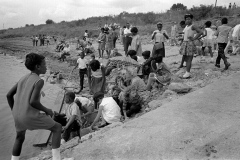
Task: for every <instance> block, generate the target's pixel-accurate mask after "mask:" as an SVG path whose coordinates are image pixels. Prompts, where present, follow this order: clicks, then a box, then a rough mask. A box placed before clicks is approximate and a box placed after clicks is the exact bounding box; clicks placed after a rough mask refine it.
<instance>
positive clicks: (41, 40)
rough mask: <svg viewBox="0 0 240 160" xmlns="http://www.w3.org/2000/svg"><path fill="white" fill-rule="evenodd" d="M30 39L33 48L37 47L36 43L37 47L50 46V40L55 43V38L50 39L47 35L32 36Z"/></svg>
mask: <svg viewBox="0 0 240 160" xmlns="http://www.w3.org/2000/svg"><path fill="white" fill-rule="evenodd" d="M31 39H32V43H33V46H38V41H39V46H44V45H47V46H48V45H50V41H51V39H52V40H53V41H54V43H55V44H56V42H57V37H56V36H52V37H51V36H49V35H44V34H39V35H33V36H32V37H31Z"/></svg>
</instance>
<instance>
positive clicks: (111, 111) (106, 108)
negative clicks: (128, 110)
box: [90, 92, 121, 129]
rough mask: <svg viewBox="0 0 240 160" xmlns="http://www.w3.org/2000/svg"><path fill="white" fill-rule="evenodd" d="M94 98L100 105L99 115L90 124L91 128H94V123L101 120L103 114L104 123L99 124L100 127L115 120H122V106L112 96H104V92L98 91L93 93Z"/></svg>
mask: <svg viewBox="0 0 240 160" xmlns="http://www.w3.org/2000/svg"><path fill="white" fill-rule="evenodd" d="M93 99H94V102H95V103H96V104H97V106H99V107H98V114H97V117H96V118H95V120H94V122H93V123H92V125H91V126H90V129H94V125H95V124H96V123H97V122H98V121H99V119H100V117H101V116H102V125H101V126H99V128H100V127H104V126H106V125H108V124H111V123H114V122H120V119H121V113H120V107H119V106H118V104H117V103H116V102H115V100H114V99H113V98H112V97H106V98H104V94H103V93H102V92H97V93H95V94H94V95H93Z"/></svg>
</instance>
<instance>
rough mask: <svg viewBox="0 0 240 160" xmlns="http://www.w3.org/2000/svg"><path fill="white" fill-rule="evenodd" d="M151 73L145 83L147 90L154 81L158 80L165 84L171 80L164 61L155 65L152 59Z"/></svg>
mask: <svg viewBox="0 0 240 160" xmlns="http://www.w3.org/2000/svg"><path fill="white" fill-rule="evenodd" d="M151 65H152V70H153V73H150V75H149V78H148V83H147V87H146V88H147V90H151V87H152V85H153V84H154V82H155V81H157V82H159V83H160V84H161V85H166V84H168V83H170V81H171V75H172V74H171V72H170V70H169V69H168V67H167V66H166V64H165V63H164V62H162V63H160V64H158V66H156V62H155V60H153V61H152V64H151Z"/></svg>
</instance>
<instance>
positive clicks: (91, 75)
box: [88, 60, 106, 94]
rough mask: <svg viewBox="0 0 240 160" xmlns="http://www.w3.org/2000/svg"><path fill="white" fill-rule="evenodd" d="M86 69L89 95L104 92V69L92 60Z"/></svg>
mask: <svg viewBox="0 0 240 160" xmlns="http://www.w3.org/2000/svg"><path fill="white" fill-rule="evenodd" d="M89 66H90V67H89V68H88V79H89V80H88V81H89V89H90V94H95V93H97V92H102V93H104V92H105V83H106V78H105V67H104V66H101V65H100V62H99V61H98V60H93V61H91V63H90V64H89Z"/></svg>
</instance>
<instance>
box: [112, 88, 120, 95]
mask: <svg viewBox="0 0 240 160" xmlns="http://www.w3.org/2000/svg"><path fill="white" fill-rule="evenodd" d="M112 91H117V92H118V94H119V93H120V92H121V89H120V88H119V87H118V86H113V88H112Z"/></svg>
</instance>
